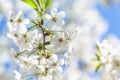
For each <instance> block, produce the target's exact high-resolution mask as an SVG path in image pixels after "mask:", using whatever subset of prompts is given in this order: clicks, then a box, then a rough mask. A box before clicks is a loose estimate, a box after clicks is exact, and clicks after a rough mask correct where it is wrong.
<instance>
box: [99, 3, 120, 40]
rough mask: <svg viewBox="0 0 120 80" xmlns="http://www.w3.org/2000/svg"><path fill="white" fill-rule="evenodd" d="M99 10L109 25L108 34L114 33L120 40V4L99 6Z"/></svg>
mask: <svg viewBox="0 0 120 80" xmlns="http://www.w3.org/2000/svg"><path fill="white" fill-rule="evenodd" d="M97 8H98V10H99V11H100V13H101V15H102V16H103V18H104V19H105V20H107V21H108V23H109V30H108V32H107V34H109V33H112V34H115V35H117V37H119V38H120V6H119V4H111V5H110V6H108V7H103V6H101V5H99V4H98V5H97Z"/></svg>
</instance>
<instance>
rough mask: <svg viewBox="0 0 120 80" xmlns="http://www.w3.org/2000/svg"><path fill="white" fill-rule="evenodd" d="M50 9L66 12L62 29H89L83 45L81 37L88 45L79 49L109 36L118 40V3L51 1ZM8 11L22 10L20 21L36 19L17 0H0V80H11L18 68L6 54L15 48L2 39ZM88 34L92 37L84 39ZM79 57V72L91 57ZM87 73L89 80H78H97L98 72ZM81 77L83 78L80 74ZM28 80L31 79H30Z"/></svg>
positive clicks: (119, 31)
mask: <svg viewBox="0 0 120 80" xmlns="http://www.w3.org/2000/svg"><path fill="white" fill-rule="evenodd" d="M53 7H55V8H58V9H59V10H64V11H65V12H66V18H65V21H66V25H65V26H73V25H79V26H82V28H83V27H85V30H86V29H87V28H89V29H88V30H86V31H83V33H82V35H83V37H82V38H83V41H84V39H86V38H84V34H85V36H86V34H87V37H89V38H87V40H88V39H89V41H86V42H85V43H86V44H82V46H83V45H85V46H86V45H93V44H95V40H103V39H104V38H106V37H110V36H112V38H115V39H118V38H120V2H119V0H53V5H52V8H53ZM10 10H11V11H13V12H16V13H17V11H18V10H22V11H23V12H24V17H27V18H29V19H34V18H36V13H35V11H34V10H32V9H31V8H30V7H29V6H28V5H26V4H25V3H23V2H22V1H21V0H0V80H13V76H14V73H13V70H15V69H18V65H17V64H15V63H14V62H13V61H12V58H11V56H10V54H9V49H10V47H14V48H15V47H16V46H15V45H14V43H13V41H12V40H10V39H9V38H7V35H6V33H7V31H8V30H7V25H6V23H7V21H8V14H9V11H10ZM48 11H49V9H48ZM91 32H92V33H91ZM90 33H91V34H92V36H90V35H88V34H90ZM81 43H82V40H81ZM90 49H91V48H90ZM88 51H89V50H88ZM84 52H86V51H83V53H84ZM86 55H87V54H86ZM79 56H80V55H79ZM82 56H83V57H79V58H80V60H79V61H78V65H79V68H80V71H81V70H83V69H86V68H84V67H85V65H86V64H87V65H88V64H90V63H89V62H90V61H88V60H89V58H91V57H92V55H89V57H88V56H87V57H85V55H82ZM87 62H88V63H87ZM87 68H92V67H91V65H88V66H87ZM68 70H69V69H68ZM82 72H83V71H82ZM83 73H84V72H83ZM87 73H88V74H89V77H90V78H89V79H88V78H81V80H99V79H100V78H99V76H100V75H101V73H99V72H98V73H95V72H94V70H93V71H92V72H91V71H87ZM79 74H81V73H79ZM69 75H72V74H69ZM85 75H86V74H85ZM85 75H84V76H85ZM72 76H73V77H74V78H73V79H72V78H71V79H68V80H75V79H76V78H75V77H77V76H76V75H72ZM81 77H83V76H82V74H81ZM29 80H33V79H32V78H30V79H29ZM76 80H77V79H76Z"/></svg>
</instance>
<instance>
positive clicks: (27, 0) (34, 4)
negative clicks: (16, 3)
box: [22, 0, 38, 10]
mask: <svg viewBox="0 0 120 80" xmlns="http://www.w3.org/2000/svg"><path fill="white" fill-rule="evenodd" d="M22 1H23V2H25V3H26V4H28V5H29V6H30V7H32V8H33V9H35V10H38V7H37V5H36V3H35V2H34V0H22Z"/></svg>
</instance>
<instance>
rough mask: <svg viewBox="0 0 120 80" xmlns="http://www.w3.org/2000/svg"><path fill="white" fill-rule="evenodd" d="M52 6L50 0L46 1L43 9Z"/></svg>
mask: <svg viewBox="0 0 120 80" xmlns="http://www.w3.org/2000/svg"><path fill="white" fill-rule="evenodd" d="M51 5H52V0H46V4H45V8H49V7H50V6H51Z"/></svg>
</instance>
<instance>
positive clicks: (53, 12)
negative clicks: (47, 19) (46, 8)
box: [51, 8, 57, 17]
mask: <svg viewBox="0 0 120 80" xmlns="http://www.w3.org/2000/svg"><path fill="white" fill-rule="evenodd" d="M51 15H52V17H54V16H56V15H57V9H56V8H53V9H52V10H51Z"/></svg>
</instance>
